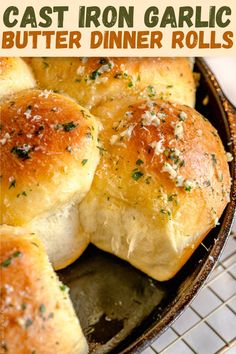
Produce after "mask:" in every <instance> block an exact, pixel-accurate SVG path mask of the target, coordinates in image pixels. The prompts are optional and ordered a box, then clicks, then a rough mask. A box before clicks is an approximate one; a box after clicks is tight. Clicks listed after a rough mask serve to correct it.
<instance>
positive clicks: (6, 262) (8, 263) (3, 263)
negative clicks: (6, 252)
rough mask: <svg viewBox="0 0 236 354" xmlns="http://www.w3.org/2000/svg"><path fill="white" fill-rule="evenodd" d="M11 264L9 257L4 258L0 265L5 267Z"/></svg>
mask: <svg viewBox="0 0 236 354" xmlns="http://www.w3.org/2000/svg"><path fill="white" fill-rule="evenodd" d="M10 264H11V258H7V259H5V261H2V263H1V267H3V268H7V267H8V266H9V265H10Z"/></svg>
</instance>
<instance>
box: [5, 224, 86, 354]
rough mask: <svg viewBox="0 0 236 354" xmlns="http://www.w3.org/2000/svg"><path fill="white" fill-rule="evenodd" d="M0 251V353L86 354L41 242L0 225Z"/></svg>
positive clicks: (62, 289) (14, 229)
mask: <svg viewBox="0 0 236 354" xmlns="http://www.w3.org/2000/svg"><path fill="white" fill-rule="evenodd" d="M0 246H1V247H0V273H1V289H0V291H1V300H0V309H1V311H0V316H1V327H0V333H1V349H0V352H1V353H3V352H7V353H9V354H16V353H17V354H26V353H47V354H54V353H55V352H57V353H63V354H86V353H87V352H88V346H87V343H86V340H85V337H84V336H83V333H82V331H81V327H80V324H79V321H78V318H77V317H76V314H75V312H74V310H73V307H72V304H71V302H70V299H69V296H68V290H67V288H66V286H64V285H63V284H62V283H61V282H60V281H59V280H58V278H57V276H56V274H55V273H54V272H53V269H52V267H51V265H50V264H49V261H48V258H47V256H46V253H45V249H44V247H43V245H42V243H41V242H40V240H39V239H38V238H37V237H36V236H35V235H32V234H31V235H30V234H28V233H27V231H26V230H24V229H22V228H16V227H9V226H1V227H0Z"/></svg>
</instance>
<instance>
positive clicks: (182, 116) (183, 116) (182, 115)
mask: <svg viewBox="0 0 236 354" xmlns="http://www.w3.org/2000/svg"><path fill="white" fill-rule="evenodd" d="M186 118H188V116H187V114H186V113H185V112H184V111H181V112H180V113H179V119H180V120H181V121H185V119H186Z"/></svg>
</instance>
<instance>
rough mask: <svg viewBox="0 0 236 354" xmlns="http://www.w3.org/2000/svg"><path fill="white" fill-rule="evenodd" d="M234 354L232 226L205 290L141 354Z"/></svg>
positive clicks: (235, 251)
mask: <svg viewBox="0 0 236 354" xmlns="http://www.w3.org/2000/svg"><path fill="white" fill-rule="evenodd" d="M156 353H163V354H191V353H197V354H216V353H217V354H223V353H227V354H236V223H235V224H234V227H233V231H232V233H231V236H230V238H229V240H228V242H227V245H226V247H225V249H224V252H223V254H222V256H221V259H220V261H219V262H218V264H217V266H216V268H215V269H214V271H213V273H212V275H211V277H210V278H209V280H208V282H207V284H206V285H205V287H204V288H203V289H202V290H201V292H200V293H199V294H198V296H197V298H196V299H195V300H194V301H193V302H192V303H191V305H190V306H189V308H188V309H187V310H186V311H185V312H184V313H183V314H182V316H181V317H180V318H179V319H178V320H177V321H176V322H175V323H174V324H173V325H172V326H171V328H169V329H168V330H167V331H166V332H165V333H164V334H163V335H162V336H161V337H160V338H158V339H157V340H156V341H154V342H153V343H152V345H151V346H150V347H148V348H147V349H145V350H144V351H143V353H142V354H156Z"/></svg>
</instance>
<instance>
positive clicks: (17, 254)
mask: <svg viewBox="0 0 236 354" xmlns="http://www.w3.org/2000/svg"><path fill="white" fill-rule="evenodd" d="M12 256H13V257H14V258H17V257H21V256H22V253H21V252H20V251H16V252H14V253H13V255H12Z"/></svg>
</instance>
